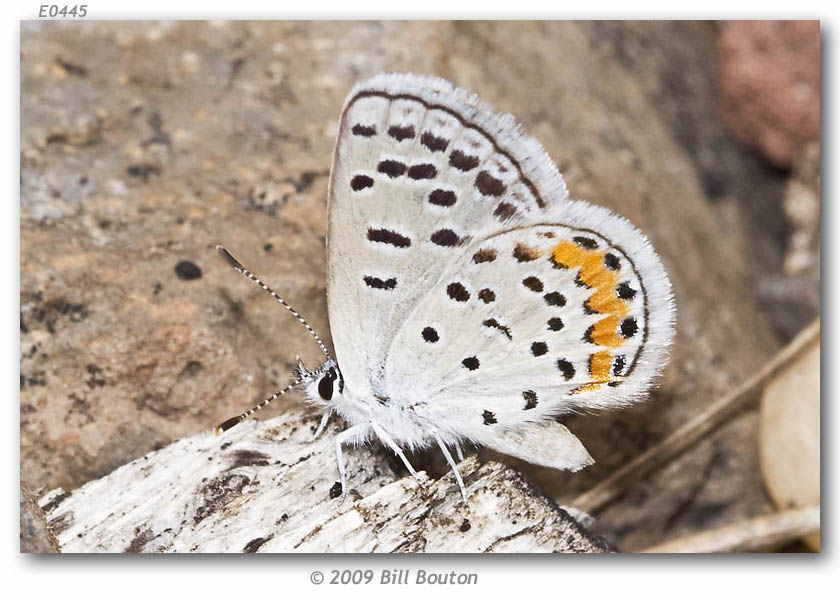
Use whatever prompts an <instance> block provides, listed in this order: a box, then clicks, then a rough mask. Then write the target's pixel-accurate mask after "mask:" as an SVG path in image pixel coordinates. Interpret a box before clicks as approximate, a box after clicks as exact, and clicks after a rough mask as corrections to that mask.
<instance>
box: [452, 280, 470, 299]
mask: <svg viewBox="0 0 840 600" xmlns="http://www.w3.org/2000/svg"><path fill="white" fill-rule="evenodd" d="M446 295H447V296H449V297H450V298H452V299H453V300H455V301H456V302H466V301H467V300H469V299H470V293H469V292H468V291H467V288H465V287H464V286H463V284H461V283H460V282H458V281H453V282H452V283H450V284H449V285H448V286H446Z"/></svg>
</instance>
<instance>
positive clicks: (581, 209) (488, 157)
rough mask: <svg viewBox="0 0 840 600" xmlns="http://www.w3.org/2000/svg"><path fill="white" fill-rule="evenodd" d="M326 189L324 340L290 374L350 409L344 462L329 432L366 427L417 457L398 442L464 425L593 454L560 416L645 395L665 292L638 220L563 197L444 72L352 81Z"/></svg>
mask: <svg viewBox="0 0 840 600" xmlns="http://www.w3.org/2000/svg"><path fill="white" fill-rule="evenodd" d="M328 203H329V211H328V213H329V224H328V236H327V245H328V262H327V264H328V278H327V294H328V310H329V319H330V325H331V333H332V338H333V345H334V348H335V354H336V357H335V359H332V358H330V359H329V360H328V361H327V363H326V364H325V365H324V366H322V367H321V368H320V369H318V370H316V371H314V372H312V373H310V372H307V371H306V370H305V369H304V368H302V367H301V369H300V372H299V374H298V375H299V380H300V381H302V382H306V383H305V384H304V387H305V390H306V393H307V396H308V397H309V398H310V400H312V401H313V402H314V403H317V404H319V405H322V406H325V407H326V408H327V412H326V414H325V419H324V421H323V422H322V425H323V424H325V423H326V418H327V417H328V416H329V414H330V413H331V412H333V411H335V412H338V413H339V414H340V415H341V416H342V417H343V418H344V420H345V421H346V422H347V423H348V424H349V425H350V427H349V428H348V430H347V431H345V432H344V433H342V434H340V435H339V436H338V438H337V441H336V444H337V453H338V457H339V470H340V472H341V474H342V482H343V481H344V476H343V472H344V467H343V459H342V455H341V444H343V443H352V442H357V443H358V442H362V441H365V440H368V439H370V438H371V437H377V438H379V439H380V440H381V441H382V442H383V443H385V444H386V445H387V446H389V447H390V448H391V449H392V450H394V452H396V453H397V454H399V455H400V456H401V457H402V458H403V460H404V461H405V462H406V465H407V467H408V468H409V470H411V471H412V472H413V469H411V467H410V465H409V464H408V461H407V460H406V459H405V457H404V455H403V454H402V448H411V449H416V448H424V447H426V446H428V445H430V444H437V445H438V446H439V447H440V449H441V450H442V451H443V452H444V455H445V456H446V457H447V460H448V461H449V462H450V464H451V465H452V467H453V470H455V465H454V461H453V460H452V458H451V456H450V455H449V452H448V450H447V448H448V447H453V446H454V447H456V448H458V449H460V445H461V444H462V443H464V442H469V443H476V444H481V445H485V446H488V447H491V448H494V449H496V450H498V451H501V452H504V453H507V454H511V455H514V456H518V457H520V458H523V459H525V460H528V461H530V462H534V463H537V464H542V465H546V466H551V467H554V468H558V469H572V470H577V469H579V468H581V467H583V466H586V465H587V464H589V463H591V462H592V459H591V457H589V455H588V453H587V452H586V450H585V449H584V448H583V446H582V444H581V443H580V442H579V441H578V440H577V438H576V437H575V436H574V435H573V434H572V433H571V432H569V430H568V429H566V428H565V427H564V426H563V425H561V424H560V423H558V422H557V420H556V418H557V417H558V416H560V415H563V414H568V413H572V412H580V411H587V410H592V409H603V408H616V407H622V406H626V405H628V404H630V403H632V402H634V401H637V400H639V399H640V398H642V397H643V396H644V394H645V392H646V391H647V389H648V387H649V386H650V384H651V381H652V379H653V378H654V377H655V376H656V375H657V374H658V372H659V371H660V370H661V368H662V367H663V366H664V364H665V363H666V361H667V350H668V346H669V344H670V341H671V338H672V335H673V300H672V296H671V289H670V283H669V281H668V278H667V275H666V273H665V270H664V268H663V267H662V264H661V262H660V260H659V258H658V257H657V255H656V253H655V252H654V251H653V248H652V247H651V245H650V243H649V242H648V241H647V239H646V238H645V236H644V235H643V234H642V233H641V232H639V231H638V230H637V229H636V228H635V227H634V226H633V225H631V224H630V223H629V222H628V221H627V220H625V219H623V218H622V217H619V216H616V215H614V214H612V213H610V212H609V211H607V210H606V209H603V208H601V207H598V206H595V205H592V204H589V203H587V202H582V201H574V200H571V199H570V198H569V194H568V192H567V190H566V186H565V184H564V182H563V179H562V177H561V175H560V173H559V172H558V171H557V169H556V167H555V165H554V163H553V162H552V161H551V159H550V158H549V157H548V155H547V154H546V152H545V151H544V150H543V148H542V147H541V146H540V144H539V143H538V142H537V141H536V140H534V139H533V138H531V137H529V136H527V135H525V134H524V133H522V131H521V130H520V129H519V127H518V125H516V123H515V121H514V119H513V117H511V116H510V115H497V114H495V113H493V111H492V110H490V109H489V107H487V106H486V105H484V104H483V103H482V102H481V101H480V100H478V99H477V98H476V97H475V96H470V95H469V94H468V93H467V92H465V91H464V90H461V89H457V88H455V87H453V86H452V85H451V84H449V83H448V82H446V81H444V80H441V79H437V78H429V77H417V76H414V75H408V74H386V75H378V76H376V77H373V78H372V79H370V80H368V81H365V82H362V83H360V84H358V85H357V86H356V87H355V88H354V89H353V90H352V91H351V93H350V94H349V96H348V98H347V100H346V101H345V105H344V109H343V111H342V114H341V117H340V120H339V129H338V137H337V141H336V147H335V152H334V155H333V165H332V171H331V176H330V186H329V192H328ZM326 392H329V393H326ZM455 473H456V477H458V475H457V470H455ZM458 480H459V483H461V482H460V478H459V477H458ZM461 489H462V492H463V491H464V488H463V484H461Z"/></svg>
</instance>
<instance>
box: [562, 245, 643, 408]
mask: <svg viewBox="0 0 840 600" xmlns="http://www.w3.org/2000/svg"><path fill="white" fill-rule="evenodd" d="M551 255H552V259H553V260H554V263H555V264H556V265H558V266H561V267H564V268H567V269H572V268H575V267H578V268H579V271H578V280H579V281H580V282H581V283H583V284H584V285H586V286H587V287H588V288H591V289H592V290H593V292H592V295H591V296H589V298H588V299H587V301H586V307H587V308H588V309H589V310H590V311H592V312H595V313H599V314H602V315H605V317H604V318H603V319H601V320H600V321H597V322H596V323H595V325H593V327H592V329H591V331H590V332H589V335H588V339H589V341H591V342H592V343H593V344H596V345H598V346H602V347H605V348H618V347H619V346H622V345H623V344H624V343H625V341H626V340H625V339H624V338H623V337H621V336H620V335H618V334H617V333H616V332H617V330H618V326H619V324H620V323H621V319H622V318H623V317H624V316H625V315H626V314H627V305H626V304H625V302H624V301H623V300H622V299H621V298H619V297H618V296H617V294H616V287H617V286H618V283H619V281H618V276H617V275H616V273H614V272H613V271H611V270H609V269H607V268H606V266H605V265H604V252H602V251H599V250H594V249H587V248H584V247H583V246H580V245H578V244H575V243H574V242H571V241H568V240H565V241H563V242H560V243H559V244H557V245H556V246H555V247H554V249H553V250H552V251H551ZM611 368H612V355H611V354H610V350H609V349H608V350H601V351H599V352H595V353H593V354H592V355H590V357H589V372H590V375H591V377H592V379H593V381H592V382H590V383H587V384H584V385H582V386H580V387H579V388H577V389H576V390H575V391H574V393H580V392H586V391H591V390H597V389H599V388H600V387H601V386H603V385H604V384H605V383H609V382H611V381H613V377H612V376H611V373H610V370H611Z"/></svg>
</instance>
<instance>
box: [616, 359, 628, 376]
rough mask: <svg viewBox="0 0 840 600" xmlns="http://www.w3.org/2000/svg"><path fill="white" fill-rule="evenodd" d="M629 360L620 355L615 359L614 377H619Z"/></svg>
mask: <svg viewBox="0 0 840 600" xmlns="http://www.w3.org/2000/svg"><path fill="white" fill-rule="evenodd" d="M626 360H627V359H626V358H625V357H624V355H623V354H619V355H618V356H616V357H615V358H614V359H613V375H614V376H616V377H618V376H619V375H621V373H622V371H624V364H625V361H626Z"/></svg>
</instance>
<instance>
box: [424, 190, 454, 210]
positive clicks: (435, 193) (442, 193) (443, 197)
mask: <svg viewBox="0 0 840 600" xmlns="http://www.w3.org/2000/svg"><path fill="white" fill-rule="evenodd" d="M457 200H458V197H457V196H456V195H455V192H453V191H451V190H441V189H437V190H432V193H431V194H429V203H430V204H434V205H435V206H452V205H453V204H455V202H456V201H457Z"/></svg>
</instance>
